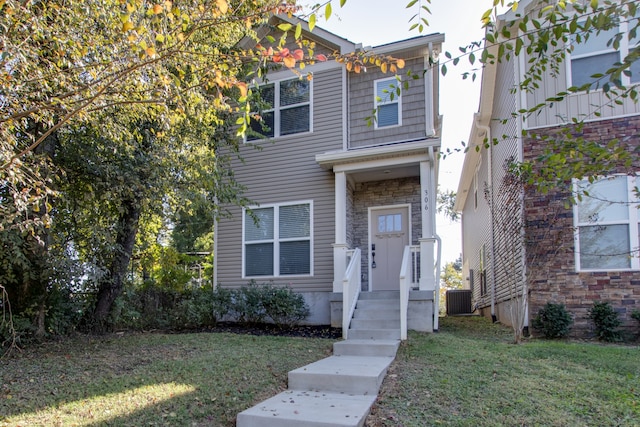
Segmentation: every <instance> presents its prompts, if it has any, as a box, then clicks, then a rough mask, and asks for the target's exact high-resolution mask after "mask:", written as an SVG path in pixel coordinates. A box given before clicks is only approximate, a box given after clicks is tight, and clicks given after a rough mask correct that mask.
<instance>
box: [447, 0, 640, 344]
mask: <svg viewBox="0 0 640 427" xmlns="http://www.w3.org/2000/svg"><path fill="white" fill-rule="evenodd" d="M534 7H535V2H532V1H523V2H521V3H520V8H519V9H518V11H524V13H530V12H531V10H532V8H534ZM517 17H518V15H516V14H515V13H513V12H510V13H508V14H506V15H504V16H503V17H502V18H503V19H502V20H501V21H500V23H499V25H506V24H505V23H506V22H509V21H513V20H514V19H517ZM625 25H626V24H625V23H622V24H621V28H620V31H625V30H626V28H625ZM616 32H617V31H611V32H609V33H606V34H605V33H601V34H600V35H598V36H595V35H594V36H592V37H591V38H590V39H589V41H588V42H586V43H584V44H581V45H576V47H575V49H574V50H573V52H572V53H571V54H570V55H569V54H567V57H566V61H565V64H566V67H565V68H562V69H561V70H560V72H559V74H558V75H556V76H552V75H551V72H549V73H548V74H547V75H546V76H545V78H544V79H543V81H542V82H540V87H539V89H537V90H536V91H535V92H533V93H523V92H522V91H520V90H515V91H514V88H516V83H517V82H518V80H517V79H518V76H521V75H522V72H523V70H524V69H525V67H526V64H527V61H528V58H526V57H525V55H521V56H519V57H516V58H513V57H512V58H510V59H509V60H504V61H502V62H497V63H495V64H488V65H487V66H486V67H485V69H484V71H483V76H482V86H481V98H480V106H479V111H478V113H477V114H476V115H475V118H474V119H475V120H474V122H473V126H472V129H471V133H470V137H469V138H470V140H469V148H470V149H469V150H468V152H467V153H466V155H465V159H464V166H463V172H462V176H461V179H460V183H459V187H458V193H457V194H458V197H457V200H456V209H457V210H458V211H460V212H462V231H463V266H464V272H463V274H464V277H465V278H466V280H467V285H468V287H469V288H470V289H472V295H473V296H472V300H473V306H474V308H476V309H477V310H478V311H479V312H480V313H482V314H483V315H486V316H492V317H493V318H494V320H499V321H500V322H503V323H506V324H513V321H512V320H514V319H516V317H514V315H513V314H514V313H517V312H518V310H515V309H516V308H517V307H518V306H519V304H524V310H522V313H523V314H524V323H523V327H524V328H528V327H529V321H530V319H532V318H533V317H534V316H535V315H536V314H537V313H538V311H539V309H540V308H541V307H542V306H544V305H545V304H546V303H547V302H555V303H562V304H564V305H565V306H566V307H567V309H568V310H569V312H570V313H571V314H572V316H573V318H574V325H573V334H574V335H576V336H589V335H590V334H591V332H592V324H591V322H590V320H589V318H588V310H589V309H590V308H591V307H592V305H593V302H594V301H609V302H611V304H612V305H613V306H614V307H615V309H616V311H617V312H618V313H619V314H620V317H621V319H622V320H623V321H624V322H625V324H626V326H628V327H631V326H633V323H634V322H633V321H632V320H631V317H630V315H631V313H632V312H633V310H634V309H639V310H640V259H639V257H638V247H639V242H638V240H639V235H638V231H639V228H640V227H639V224H638V222H639V217H638V209H637V207H638V199H637V198H636V194H635V192H634V187H635V186H638V185H639V184H640V180H639V179H638V178H636V176H635V175H633V172H632V171H631V172H632V173H631V175H629V172H630V171H629V169H620V170H617V171H615V172H619V174H615V173H614V174H613V175H612V176H610V177H608V178H604V177H593V178H595V182H594V183H593V184H590V183H589V182H588V181H586V180H585V181H575V182H573V183H567V186H566V187H565V188H559V189H556V190H554V191H551V192H550V193H548V194H540V193H538V192H536V191H535V190H534V189H533V188H530V187H528V186H523V185H521V184H520V183H519V182H518V180H517V179H515V177H514V176H513V175H512V174H510V173H509V172H508V165H509V164H510V163H512V162H513V161H516V162H521V161H528V160H535V159H536V158H537V157H538V156H539V155H540V154H542V152H543V150H544V148H545V142H544V139H542V137H543V136H549V135H556V134H557V133H558V131H559V130H561V129H563V128H566V126H570V125H569V123H570V120H571V118H572V117H576V118H585V119H586V120H585V125H584V128H583V129H582V135H583V136H584V137H585V138H587V139H589V140H592V141H597V142H601V143H607V142H609V141H611V140H612V139H614V138H619V139H620V140H621V143H623V144H628V145H629V147H630V148H629V149H630V150H633V149H636V150H637V147H639V146H640V104H636V103H634V102H632V101H631V100H629V99H625V100H623V102H622V103H621V104H620V105H615V107H614V108H603V109H600V110H599V111H597V110H598V105H602V104H603V103H605V102H606V97H605V95H604V94H603V93H602V91H601V90H592V91H591V92H590V93H585V92H582V93H576V94H573V95H570V96H568V97H567V98H566V99H565V100H564V101H562V102H556V103H554V104H553V105H551V106H549V107H547V108H545V109H543V110H542V112H541V113H540V114H534V115H531V116H529V117H527V118H526V120H522V119H517V118H513V117H512V115H511V113H512V112H515V111H519V110H521V109H529V108H532V107H533V106H535V105H537V104H539V103H542V102H544V100H546V99H548V98H550V97H552V96H554V95H555V94H556V93H557V92H560V91H564V90H565V89H566V88H568V87H570V86H572V85H576V86H581V85H582V84H584V83H587V82H588V80H586V79H589V78H590V77H589V76H591V75H593V74H596V73H598V72H600V71H602V70H604V69H606V68H608V67H609V66H610V64H612V63H613V62H616V61H619V60H620V55H623V56H624V54H625V53H626V51H627V50H626V49H628V47H627V46H626V45H625V43H626V42H625V41H623V42H622V46H621V48H620V50H619V51H615V50H613V49H610V48H608V47H607V43H606V42H607V40H608V39H609V38H611V36H612V35H613V34H615V33H616ZM625 40H626V39H625ZM608 64H609V65H608ZM635 68H636V67H635V66H634V67H632V70H635ZM625 78H627V77H625ZM632 79H633V80H632V81H631V82H626V83H634V82H636V81H637V80H640V72H639V73H635V72H634V74H633V77H632ZM523 131H525V135H526V136H523ZM503 135H506V136H507V137H506V138H504V139H503ZM494 138H497V139H498V140H500V142H499V143H498V144H497V145H493V144H490V146H489V147H488V148H487V147H485V142H486V141H492V140H493V139H494ZM476 147H481V149H480V150H476ZM633 168H635V169H634V170H635V171H639V170H640V163H638V162H636V164H635V165H634V166H633ZM581 190H587V192H588V194H589V196H585V197H584V198H583V199H582V201H581V202H579V203H578V204H577V205H575V206H570V205H568V204H567V202H568V200H569V197H570V196H571V194H572V192H574V193H573V194H576V193H575V192H576V191H577V192H579V191H581ZM610 202H613V203H610ZM523 291H524V293H525V294H526V296H527V297H528V298H525V299H522V298H521V297H522V294H523Z"/></svg>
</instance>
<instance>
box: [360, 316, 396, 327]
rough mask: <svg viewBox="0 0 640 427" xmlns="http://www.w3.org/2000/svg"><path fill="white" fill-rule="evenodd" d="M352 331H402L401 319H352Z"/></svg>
mask: <svg viewBox="0 0 640 427" xmlns="http://www.w3.org/2000/svg"><path fill="white" fill-rule="evenodd" d="M351 329H400V317H399V316H398V317H396V318H395V319H351Z"/></svg>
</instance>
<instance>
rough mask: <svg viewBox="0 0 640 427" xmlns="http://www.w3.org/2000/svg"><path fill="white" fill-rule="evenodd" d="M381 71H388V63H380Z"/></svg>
mask: <svg viewBox="0 0 640 427" xmlns="http://www.w3.org/2000/svg"><path fill="white" fill-rule="evenodd" d="M380 71H382V72H383V73H386V72H387V63H386V62H383V63H382V64H380Z"/></svg>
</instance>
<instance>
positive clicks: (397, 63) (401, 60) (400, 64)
mask: <svg viewBox="0 0 640 427" xmlns="http://www.w3.org/2000/svg"><path fill="white" fill-rule="evenodd" d="M396 65H397V66H398V68H404V65H405V64H404V59H398V61H396Z"/></svg>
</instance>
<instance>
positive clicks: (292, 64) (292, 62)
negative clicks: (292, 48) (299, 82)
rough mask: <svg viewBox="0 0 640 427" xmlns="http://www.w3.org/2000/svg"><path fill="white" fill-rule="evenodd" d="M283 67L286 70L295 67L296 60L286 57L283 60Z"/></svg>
mask: <svg viewBox="0 0 640 427" xmlns="http://www.w3.org/2000/svg"><path fill="white" fill-rule="evenodd" d="M284 65H285V66H287V67H288V68H293V67H295V66H296V60H295V58H294V57H293V56H286V57H285V58H284Z"/></svg>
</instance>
